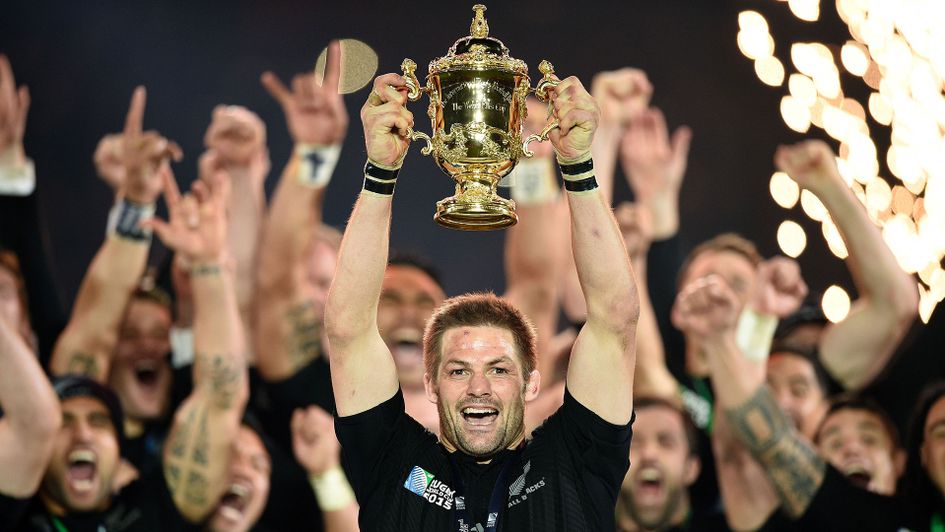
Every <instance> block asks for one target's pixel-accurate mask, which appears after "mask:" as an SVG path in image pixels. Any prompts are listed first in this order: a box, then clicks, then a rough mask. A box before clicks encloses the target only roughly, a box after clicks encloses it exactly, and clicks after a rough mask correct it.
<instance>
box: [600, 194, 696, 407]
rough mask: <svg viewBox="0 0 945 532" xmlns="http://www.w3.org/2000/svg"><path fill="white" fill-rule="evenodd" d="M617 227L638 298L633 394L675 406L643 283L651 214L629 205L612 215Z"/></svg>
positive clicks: (673, 390)
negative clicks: (621, 236) (672, 403)
mask: <svg viewBox="0 0 945 532" xmlns="http://www.w3.org/2000/svg"><path fill="white" fill-rule="evenodd" d="M614 217H615V218H616V219H617V225H618V226H619V227H620V232H621V234H622V235H623V242H624V245H625V246H626V248H627V255H628V256H629V257H630V263H631V264H633V275H634V277H635V278H636V284H637V294H638V297H639V298H640V320H639V322H638V323H637V365H636V369H635V371H634V377H633V393H634V395H635V396H637V397H642V396H648V397H662V398H665V399H668V400H670V401H674V402H678V401H679V399H680V396H679V383H678V382H677V381H676V379H675V378H674V377H673V375H672V374H671V373H670V372H669V369H667V367H666V353H665V350H664V349H663V340H662V338H661V337H660V331H659V326H658V325H657V322H656V314H655V313H654V311H653V303H652V302H651V301H650V290H649V287H648V286H647V282H646V254H647V251H648V250H649V247H650V242H651V240H652V233H653V225H652V217H651V214H650V211H649V209H648V208H647V207H644V206H642V205H640V204H632V203H629V202H625V203H622V204H620V205H618V206H617V209H616V210H615V211H614Z"/></svg>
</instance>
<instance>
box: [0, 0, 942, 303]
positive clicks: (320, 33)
mask: <svg viewBox="0 0 945 532" xmlns="http://www.w3.org/2000/svg"><path fill="white" fill-rule="evenodd" d="M3 4H4V7H3V8H2V10H0V13H2V16H0V52H4V53H6V54H7V55H8V56H9V57H10V60H11V62H12V64H13V68H14V71H15V74H16V76H17V81H18V83H21V84H23V83H25V84H28V85H29V87H30V91H31V94H32V99H33V105H32V108H31V110H30V116H29V123H28V127H27V133H26V149H27V152H28V154H29V156H30V157H32V158H33V159H34V160H35V162H36V168H37V175H38V179H39V186H38V187H39V194H40V200H41V203H42V205H43V209H44V212H45V216H46V219H47V220H48V227H49V233H50V241H51V244H52V250H53V254H54V259H55V265H54V266H55V269H56V271H57V277H58V279H59V282H60V290H61V292H62V294H63V297H64V300H65V301H71V300H72V298H73V297H74V294H75V292H76V290H77V288H78V284H79V282H80V280H81V276H82V274H83V272H84V270H85V267H86V265H87V264H88V263H89V261H90V260H91V258H92V256H93V254H94V253H95V251H96V249H97V248H98V246H99V245H100V243H101V240H102V236H103V233H104V227H105V218H106V213H107V211H108V208H109V207H110V205H111V201H112V199H111V196H110V193H109V190H108V189H107V187H106V186H105V185H104V184H103V183H101V182H100V181H99V180H98V179H97V178H96V177H95V174H94V169H93V166H92V162H91V159H92V152H93V150H94V148H95V145H96V143H97V141H98V140H99V138H100V137H101V136H102V135H104V134H106V133H109V132H117V131H119V130H120V128H121V125H122V124H123V119H124V114H125V112H126V109H127V105H128V101H129V98H130V96H131V92H132V90H133V88H134V87H135V85H138V84H143V85H145V86H147V88H148V106H147V111H146V115H145V127H146V128H150V129H157V130H159V131H160V132H161V133H163V134H164V135H166V136H168V137H170V138H173V139H175V140H176V141H177V142H178V143H180V145H181V146H182V147H183V149H184V152H185V154H186V158H185V160H184V161H183V162H182V163H181V164H178V165H176V167H175V172H176V174H177V178H178V180H179V181H180V182H182V183H187V182H190V181H191V180H192V179H193V178H194V177H195V175H196V160H197V157H198V156H199V154H200V152H201V150H202V138H203V133H204V130H205V128H206V126H207V124H208V123H209V119H210V113H211V110H212V109H213V107H214V106H215V105H217V104H220V103H225V104H238V105H244V106H247V107H248V108H250V109H252V110H254V111H255V112H257V113H259V114H260V116H261V117H262V118H263V120H264V121H265V122H266V124H267V126H268V135H269V148H270V151H271V158H272V162H273V171H272V174H271V175H270V177H269V180H268V182H267V188H268V189H270V190H271V189H272V187H273V186H274V184H275V181H276V179H277V178H278V174H279V172H280V171H281V168H282V166H283V164H284V163H285V161H286V160H287V157H288V154H289V151H290V149H291V143H290V140H289V138H288V134H287V132H286V128H285V123H284V121H283V117H282V114H281V111H280V109H279V107H278V105H277V104H276V103H275V102H274V101H273V100H272V99H271V98H270V97H269V95H268V94H267V93H266V91H265V90H264V89H263V88H262V86H261V85H260V84H259V81H258V80H259V75H260V73H262V72H263V71H264V70H273V71H274V72H276V73H277V74H278V75H280V77H282V78H283V79H284V80H286V79H290V77H291V75H292V74H294V73H296V72H300V71H303V70H306V69H309V68H311V67H312V66H313V65H314V62H315V58H316V57H317V55H318V53H319V52H320V51H321V50H322V48H324V47H325V46H326V45H327V43H328V41H329V40H330V39H332V38H344V37H351V38H357V39H360V40H363V41H365V42H367V43H368V44H370V45H371V46H372V47H374V48H375V50H376V51H377V52H378V55H379V60H380V67H379V68H380V71H381V72H387V71H398V72H399V65H400V62H401V61H402V60H403V58H404V57H410V58H412V59H414V60H415V61H416V62H417V63H418V64H419V65H420V67H419V69H418V74H419V75H420V76H421V79H422V76H423V75H425V73H426V64H427V62H428V61H429V60H431V59H433V58H434V57H438V56H441V55H444V54H445V53H446V50H447V48H448V47H449V46H450V45H451V44H452V43H453V41H454V40H456V39H457V38H459V37H462V36H464V35H467V34H468V28H469V22H470V20H471V15H472V12H471V10H470V7H471V5H472V2H447V1H441V2H431V1H426V0H423V1H413V2H405V3H401V4H397V3H394V2H330V3H329V2H322V1H308V2H304V1H284V0H274V1H273V0H270V1H265V2H262V1H256V2H250V1H227V2H209V1H205V0H197V1H188V2H150V3H136V2H117V1H115V2H107V1H30V2H26V1H14V2H9V1H5V2H4V3H3ZM822 7H823V13H822V17H821V21H819V22H817V23H814V24H811V23H803V22H801V21H798V20H797V19H795V18H794V17H793V16H792V15H791V13H790V12H789V10H788V8H787V5H786V3H781V2H774V1H770V2H757V1H748V0H743V1H736V0H725V1H721V0H719V1H694V0H661V1H658V2H656V1H632V2H588V1H584V2H558V1H534V0H529V1H521V2H502V3H499V2H492V3H491V4H489V10H488V12H487V18H488V20H489V23H490V27H491V35H493V36H495V37H498V38H499V39H502V40H503V41H504V42H505V44H506V45H507V46H508V47H509V48H510V49H511V52H512V55H513V56H515V57H517V58H520V59H523V60H525V61H526V62H527V63H528V64H529V65H531V67H532V72H533V78H534V79H537V77H538V76H537V75H535V73H537V69H536V67H537V64H538V62H539V61H540V60H541V59H545V58H547V59H549V60H551V61H552V62H553V63H554V65H555V67H556V71H557V72H558V73H559V74H560V75H562V76H566V75H572V74H573V75H576V76H578V77H579V78H580V79H581V80H582V81H583V82H584V84H585V85H586V86H590V80H591V78H592V76H593V74H594V73H596V72H598V71H601V70H610V69H616V68H620V67H623V66H635V67H639V68H643V69H644V70H646V72H647V73H648V74H649V77H650V79H651V81H652V82H653V85H654V86H655V95H654V103H655V104H656V105H658V106H660V107H661V108H662V109H663V110H664V111H665V113H666V115H667V120H668V122H669V124H670V126H671V127H673V128H674V127H676V126H678V125H680V124H688V125H690V126H691V127H692V128H693V130H694V139H693V143H692V150H691V154H690V159H689V170H688V172H687V175H686V180H685V183H684V185H683V189H682V197H681V210H682V234H683V236H684V238H685V240H686V241H687V242H688V243H689V244H695V243H698V242H700V241H702V240H704V239H706V238H708V237H711V236H713V235H715V234H717V233H719V232H722V231H729V230H734V231H738V232H740V233H742V234H743V235H745V236H746V237H748V238H750V239H751V240H753V241H755V242H756V243H758V245H759V247H760V248H761V250H762V252H763V253H764V254H765V255H771V254H774V253H776V252H777V251H778V249H777V244H776V241H775V232H776V229H777V226H778V224H779V223H780V222H781V221H782V220H784V219H785V218H790V219H793V220H795V221H798V222H800V223H801V224H802V225H803V226H804V227H805V228H806V229H807V232H808V236H809V239H808V248H807V250H806V251H805V252H804V254H803V255H802V256H801V257H800V258H799V260H800V262H801V265H802V267H803V270H804V272H805V276H806V278H807V280H808V283H809V284H810V286H811V289H812V291H813V292H822V291H823V290H824V289H825V288H826V287H827V286H829V285H830V284H834V283H836V284H840V285H841V286H844V287H845V288H847V290H848V291H850V292H851V295H854V296H855V294H854V293H853V289H852V284H851V282H850V280H849V275H848V274H847V272H846V269H845V267H844V265H843V264H842V262H841V261H839V260H837V259H835V258H833V256H832V255H831V254H830V253H829V251H827V248H826V245H825V243H824V242H823V239H822V237H821V236H820V227H819V224H814V223H811V222H809V221H807V219H806V216H805V215H804V214H803V213H802V212H801V211H800V207H799V206H798V207H796V208H795V209H794V210H792V211H790V212H786V211H784V210H783V209H781V208H780V207H778V206H777V205H776V204H775V203H774V202H773V200H772V199H771V198H770V195H769V193H768V179H769V177H770V175H771V172H772V171H773V165H772V162H771V160H772V155H773V153H774V149H775V147H776V146H777V145H778V144H779V143H785V142H795V141H798V140H800V139H801V138H802V136H801V135H798V134H796V133H793V132H791V131H790V130H788V129H787V127H786V126H784V125H783V123H782V122H781V119H780V116H779V112H778V104H779V101H780V98H781V96H782V94H783V93H784V92H785V91H786V87H784V88H772V87H768V86H766V85H764V84H762V83H761V82H760V81H759V80H758V79H757V77H756V76H755V74H754V71H753V64H752V62H751V61H750V60H748V59H747V58H745V57H744V56H742V55H741V54H740V52H739V51H738V48H737V46H736V41H735V36H736V33H737V31H738V22H737V18H738V17H737V15H738V12H739V11H741V10H743V9H757V10H760V11H761V12H762V13H763V14H764V15H765V16H766V18H768V21H769V23H770V25H771V31H772V33H773V35H774V37H775V39H776V40H777V48H776V52H775V54H776V55H777V56H778V57H779V58H781V59H782V62H784V63H785V66H786V67H787V68H788V73H790V70H791V67H790V59H789V50H790V48H789V43H790V42H791V41H806V40H815V39H816V40H821V41H824V42H826V43H828V44H836V45H839V44H842V43H843V42H844V41H845V40H846V39H848V38H849V34H848V32H847V30H846V27H845V25H844V24H843V23H842V22H841V21H839V19H838V18H837V15H836V13H835V10H834V7H833V2H831V1H829V0H828V1H825V2H823V6H822ZM534 79H533V81H534ZM843 85H844V88H845V89H847V90H848V92H850V93H852V94H853V95H854V96H857V95H859V94H861V93H863V92H864V91H863V90H862V85H863V84H862V82H861V81H859V80H857V79H853V78H851V77H849V76H845V77H844V78H843ZM365 97H366V90H361V91H359V92H357V93H355V94H352V95H349V96H347V97H346V99H345V101H346V104H347V106H348V109H349V112H350V113H351V115H352V122H351V126H350V128H349V132H348V138H347V140H346V142H345V147H344V150H343V153H342V158H341V161H340V163H339V166H338V169H337V170H336V171H335V176H334V178H333V180H332V183H331V185H330V188H329V192H328V201H327V206H326V209H325V217H326V221H327V222H328V223H331V224H334V225H336V226H339V227H340V226H342V225H343V223H344V221H345V219H346V218H347V216H348V214H349V212H350V208H351V205H352V203H353V201H354V199H355V197H356V194H357V191H358V190H359V189H360V186H361V179H362V177H361V176H362V174H361V166H362V165H363V163H364V158H365V155H364V147H363V135H362V131H361V127H360V122H359V120H358V110H359V109H360V106H361V104H362V103H363V101H364V99H365ZM425 105H426V104H425V102H424V103H415V104H412V106H411V109H412V110H413V111H414V113H415V114H418V116H420V117H422V116H423V113H424V111H425ZM418 124H420V125H419V126H418V127H419V129H421V130H424V131H429V125H428V124H426V123H424V122H422V121H421V120H418ZM877 131H878V130H877V129H874V137H877V139H882V138H888V131H879V134H877ZM820 133H821V134H822V132H820ZM812 134H813V133H812ZM879 143H880V146H882V140H879ZM880 149H881V150H882V148H880ZM880 153H883V151H881V152H880ZM401 175H402V179H401V183H400V184H399V185H398V192H397V195H396V198H395V202H394V203H395V205H394V223H393V236H392V243H393V247H394V248H398V249H402V250H413V251H419V252H422V253H424V254H425V255H427V256H429V257H431V259H432V260H433V261H434V263H435V264H436V265H437V266H438V267H439V268H440V269H441V270H442V271H443V273H444V275H443V277H444V281H445V285H446V286H445V287H446V291H447V293H448V294H458V293H461V292H464V291H469V290H483V289H493V290H495V291H497V292H501V291H502V289H503V285H504V281H503V274H502V267H501V264H502V261H501V249H502V246H501V245H502V240H503V233H502V232H501V231H499V232H491V233H461V232H456V231H452V230H447V229H442V228H440V227H438V226H437V225H435V224H434V223H433V221H432V214H433V208H434V203H435V202H436V201H437V200H439V199H441V198H443V197H445V196H447V195H449V194H451V193H452V186H451V184H450V182H449V181H448V180H447V178H446V176H445V175H443V174H442V173H440V171H439V170H438V169H437V168H436V167H435V165H434V163H433V162H432V161H431V160H430V159H428V158H422V157H420V155H419V146H415V147H413V148H412V149H411V151H410V154H409V155H408V157H407V160H406V161H405V164H404V171H403V172H402V174H401ZM617 179H618V183H617V188H616V198H615V203H616V202H617V201H620V200H621V199H629V197H630V193H629V190H628V188H627V186H626V185H625V184H624V183H623V180H622V178H621V177H620V176H619V175H618V178H617ZM161 254H162V251H161V250H158V251H156V252H155V254H154V255H155V257H152V259H153V261H159V260H160V259H161ZM939 314H942V313H941V311H940V312H939Z"/></svg>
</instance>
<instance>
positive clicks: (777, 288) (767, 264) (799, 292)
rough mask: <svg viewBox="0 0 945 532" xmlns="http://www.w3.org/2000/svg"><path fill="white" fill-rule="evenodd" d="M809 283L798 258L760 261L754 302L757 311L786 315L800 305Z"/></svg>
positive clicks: (782, 316) (776, 258)
mask: <svg viewBox="0 0 945 532" xmlns="http://www.w3.org/2000/svg"><path fill="white" fill-rule="evenodd" d="M806 296H807V284H806V283H804V279H803V278H802V277H801V267H800V265H799V264H798V263H797V261H795V260H793V259H789V258H787V257H772V258H770V259H768V260H766V261H764V262H762V263H761V264H759V265H758V289H757V290H756V292H755V299H754V301H753V302H752V306H753V307H754V309H755V310H757V311H758V312H761V313H763V314H770V315H773V316H777V317H779V318H784V317H785V316H788V315H789V314H791V313H793V312H794V311H796V310H797V309H798V308H800V306H801V303H803V302H804V298H805V297H806Z"/></svg>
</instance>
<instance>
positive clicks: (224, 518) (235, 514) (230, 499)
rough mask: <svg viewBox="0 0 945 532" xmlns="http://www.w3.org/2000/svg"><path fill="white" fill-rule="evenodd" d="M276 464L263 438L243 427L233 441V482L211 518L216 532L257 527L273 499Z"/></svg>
mask: <svg viewBox="0 0 945 532" xmlns="http://www.w3.org/2000/svg"><path fill="white" fill-rule="evenodd" d="M271 471H272V464H271V462H270V458H269V452H268V451H266V447H265V446H264V445H263V442H262V440H260V439H259V435H257V434H256V432H255V431H253V430H252V429H250V428H248V427H246V426H245V425H244V426H241V427H240V431H239V434H238V435H237V437H236V441H234V442H233V457H232V462H231V464H230V479H229V481H228V482H229V485H228V487H227V490H226V491H225V492H224V493H223V497H221V498H220V503H219V505H217V509H216V511H215V512H214V513H213V515H212V516H211V517H210V520H209V525H208V528H209V530H211V531H212V532H245V531H247V530H249V529H251V528H252V527H253V525H255V524H256V521H258V520H259V517H260V516H261V515H262V513H263V510H264V509H265V508H266V501H267V500H268V499H269V476H270V473H271Z"/></svg>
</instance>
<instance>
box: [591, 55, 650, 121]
mask: <svg viewBox="0 0 945 532" xmlns="http://www.w3.org/2000/svg"><path fill="white" fill-rule="evenodd" d="M591 94H592V95H593V96H594V99H595V100H597V105H598V106H600V121H601V125H602V126H603V125H615V126H619V127H626V126H627V125H628V124H629V123H630V122H631V120H633V119H635V118H636V117H637V116H638V115H639V114H640V113H642V112H643V111H645V110H646V108H647V107H648V106H649V105H650V98H651V97H652V96H653V85H652V84H650V80H649V79H648V78H647V77H646V72H644V71H642V70H640V69H637V68H622V69H620V70H613V71H609V72H600V73H598V74H597V75H596V76H594V79H593V81H591Z"/></svg>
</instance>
